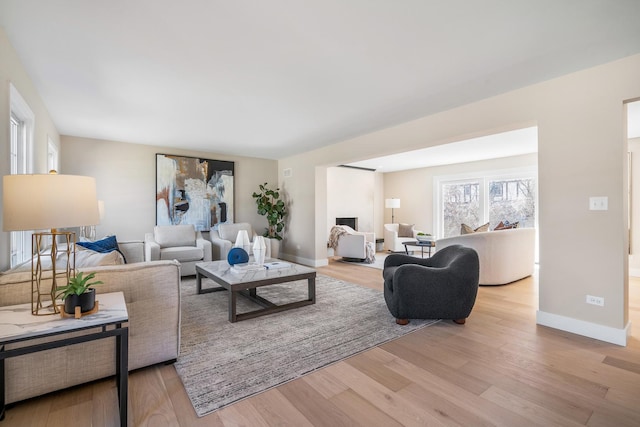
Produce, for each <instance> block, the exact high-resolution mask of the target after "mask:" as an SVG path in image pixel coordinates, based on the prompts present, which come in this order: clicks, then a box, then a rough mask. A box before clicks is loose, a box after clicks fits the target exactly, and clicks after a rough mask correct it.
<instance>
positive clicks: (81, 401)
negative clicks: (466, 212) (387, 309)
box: [0, 261, 640, 427]
mask: <svg viewBox="0 0 640 427" xmlns="http://www.w3.org/2000/svg"><path fill="white" fill-rule="evenodd" d="M318 272H319V273H320V274H326V275H329V276H333V277H336V278H339V279H343V280H347V281H350V282H354V283H359V284H362V285H365V286H370V287H373V288H377V289H382V278H381V271H380V270H376V269H373V268H367V267H361V266H353V265H348V264H345V263H341V262H334V261H332V262H331V263H330V265H329V266H328V267H323V268H319V269H318ZM536 308H537V281H536V279H535V278H528V279H525V280H521V281H520V282H517V283H514V284H511V285H508V286H500V287H481V288H480V291H479V294H478V299H477V302H476V305H475V307H474V309H473V312H472V313H471V316H470V317H469V319H468V321H467V323H466V325H464V326H460V325H456V324H454V323H453V322H450V321H443V322H440V323H439V324H437V325H435V326H431V327H428V328H424V329H422V330H420V331H417V332H414V333H412V334H408V335H406V336H405V337H403V338H400V339H398V340H395V341H393V342H390V343H387V344H385V345H382V346H380V347H376V348H374V349H372V350H370V351H367V352H365V353H362V354H360V355H358V356H355V357H352V358H350V359H347V360H345V361H342V362H340V363H337V364H334V365H332V366H330V367H327V368H325V369H322V370H320V371H317V372H315V373H312V374H310V375H308V376H305V377H304V378H301V379H298V380H296V381H292V382H290V383H287V384H285V385H282V386H280V387H277V388H275V389H272V390H270V391H267V392H264V393H261V394H259V395H257V396H255V397H252V398H250V399H247V400H244V401H241V402H239V403H237V404H235V405H232V406H229V407H227V408H224V409H222V410H219V411H217V412H214V413H213V414H210V415H208V416H206V417H204V418H198V417H197V416H196V415H195V412H194V410H193V408H192V406H191V403H190V402H189V399H188V397H187V395H186V393H185V390H184V388H183V386H182V383H181V382H180V378H179V377H178V376H177V374H176V371H175V369H174V367H173V366H157V367H151V368H147V369H143V370H140V371H136V372H133V373H131V375H130V382H129V384H130V389H129V396H130V398H129V425H131V426H153V427H158V426H275V425H278V426H287V425H290V426H331V427H337V426H347V425H348V426H351V425H357V426H402V425H404V426H414V425H461V426H480V425H503V426H518V427H521V426H527V425H540V426H552V425H558V426H573V425H588V426H639V425H640V331H637V330H638V326H637V325H640V280H637V279H632V282H631V285H630V320H631V321H632V322H633V323H634V324H635V325H636V328H635V329H636V332H635V334H634V336H633V338H632V339H631V342H630V344H629V345H628V346H627V347H626V348H625V347H619V346H616V345H613V344H606V343H603V342H599V341H596V340H592V339H589V338H584V337H580V336H577V335H572V334H569V333H564V332H561V331H557V330H553V329H549V328H545V327H542V326H536V324H535V311H536ZM389 321H393V320H392V319H391V318H390V319H389ZM90 425H93V426H116V425H118V415H117V407H116V391H115V384H114V381H113V380H104V381H99V382H96V383H93V384H89V385H86V386H81V387H76V388H74V389H72V390H67V391H63V392H59V393H55V394H53V395H49V396H45V397H40V398H36V399H32V400H30V401H27V402H22V403H19V404H17V405H15V406H14V407H12V408H10V409H9V410H8V412H7V417H6V419H5V421H4V422H2V423H0V427H9V426H90Z"/></svg>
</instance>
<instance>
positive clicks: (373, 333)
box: [175, 275, 437, 417]
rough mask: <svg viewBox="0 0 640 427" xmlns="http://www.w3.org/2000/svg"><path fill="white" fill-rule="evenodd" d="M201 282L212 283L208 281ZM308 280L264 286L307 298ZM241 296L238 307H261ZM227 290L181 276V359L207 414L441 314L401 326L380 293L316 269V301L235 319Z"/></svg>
mask: <svg viewBox="0 0 640 427" xmlns="http://www.w3.org/2000/svg"><path fill="white" fill-rule="evenodd" d="M203 286H205V287H206V286H213V282H211V281H210V280H208V279H204V280H203ZM306 292H307V281H306V280H304V281H298V282H291V283H289V284H283V285H273V286H266V287H263V288H259V289H258V295H260V296H263V297H265V298H267V299H269V300H271V301H273V302H275V303H282V302H289V301H294V300H299V299H303V298H305V297H306ZM255 308H257V307H255V306H254V305H253V303H251V302H249V301H248V300H247V299H246V298H244V297H242V296H239V297H238V312H239V313H241V312H244V311H248V310H251V309H255ZM227 317H228V312H227V292H226V291H222V292H213V293H208V294H202V295H198V294H196V293H195V279H193V278H191V279H188V278H187V279H183V281H182V339H181V353H180V356H179V357H178V360H177V362H176V363H175V367H176V370H177V372H178V375H179V376H180V378H181V379H182V383H183V384H184V387H185V389H186V391H187V394H188V395H189V399H190V400H191V403H192V404H193V407H194V409H195V411H196V413H197V414H198V416H200V417H202V416H204V415H207V414H208V413H211V412H213V411H215V410H217V409H220V408H222V407H224V406H226V405H229V404H231V403H234V402H237V401H238V400H241V399H244V398H247V397H249V396H252V395H254V394H256V393H259V392H262V391H265V390H268V389H269V388H272V387H275V386H277V385H279V384H282V383H285V382H287V381H290V380H293V379H296V378H299V377H301V376H302V375H305V374H307V373H310V372H312V371H314V370H316V369H318V368H321V367H323V366H327V365H329V364H331V363H334V362H336V361H339V360H341V359H344V358H346V357H349V356H352V355H354V354H357V353H360V352H362V351H364V350H367V349H369V348H371V347H374V346H376V345H379V344H382V343H384V342H387V341H389V340H392V339H394V338H397V337H400V336H402V335H405V334H407V333H409V332H412V331H415V330H417V329H420V328H423V327H425V326H427V325H431V324H433V323H435V322H437V320H412V321H411V323H409V325H406V326H399V325H396V323H395V321H394V318H393V317H392V316H391V314H390V313H389V310H388V309H387V307H386V305H385V302H384V297H383V295H382V292H381V291H378V290H374V289H369V288H365V287H362V286H358V285H354V284H351V283H347V282H343V281H340V280H337V279H333V278H331V277H327V276H323V275H318V277H317V279H316V304H313V305H309V306H305V307H301V308H298V309H294V310H289V311H284V312H281V313H276V314H271V315H268V316H262V317H257V318H254V319H249V320H244V321H241V322H237V323H229V322H228V321H227Z"/></svg>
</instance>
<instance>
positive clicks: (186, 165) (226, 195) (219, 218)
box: [156, 154, 234, 231]
mask: <svg viewBox="0 0 640 427" xmlns="http://www.w3.org/2000/svg"><path fill="white" fill-rule="evenodd" d="M233 173H234V163H233V162H228V161H223V160H210V159H200V158H197V157H185V156H174V155H171V154H156V225H176V224H193V225H194V226H195V227H196V230H198V231H209V230H210V229H212V228H213V229H217V228H218V225H219V224H222V223H225V222H229V223H232V222H233Z"/></svg>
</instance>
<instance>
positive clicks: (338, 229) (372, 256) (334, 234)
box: [327, 225, 376, 264]
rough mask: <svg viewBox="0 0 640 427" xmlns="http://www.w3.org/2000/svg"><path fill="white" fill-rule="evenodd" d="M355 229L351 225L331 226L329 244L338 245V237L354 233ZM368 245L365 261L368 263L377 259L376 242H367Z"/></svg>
mask: <svg viewBox="0 0 640 427" xmlns="http://www.w3.org/2000/svg"><path fill="white" fill-rule="evenodd" d="M354 233H355V231H354V230H353V229H352V228H351V227H347V226H342V225H334V226H333V227H331V232H330V233H329V242H328V243H327V246H328V247H330V248H333V249H336V248H337V247H338V239H339V238H340V236H342V235H343V234H354ZM365 246H366V255H367V257H366V258H365V260H364V261H365V262H366V263H367V264H371V263H372V262H374V261H375V260H376V246H375V243H374V242H365Z"/></svg>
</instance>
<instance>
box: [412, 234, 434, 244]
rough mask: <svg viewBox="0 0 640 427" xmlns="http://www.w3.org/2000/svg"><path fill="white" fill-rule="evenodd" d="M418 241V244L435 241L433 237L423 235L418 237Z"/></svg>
mask: <svg viewBox="0 0 640 427" xmlns="http://www.w3.org/2000/svg"><path fill="white" fill-rule="evenodd" d="M416 239H417V240H418V242H431V241H433V236H426V235H421V236H416Z"/></svg>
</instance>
